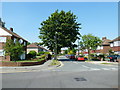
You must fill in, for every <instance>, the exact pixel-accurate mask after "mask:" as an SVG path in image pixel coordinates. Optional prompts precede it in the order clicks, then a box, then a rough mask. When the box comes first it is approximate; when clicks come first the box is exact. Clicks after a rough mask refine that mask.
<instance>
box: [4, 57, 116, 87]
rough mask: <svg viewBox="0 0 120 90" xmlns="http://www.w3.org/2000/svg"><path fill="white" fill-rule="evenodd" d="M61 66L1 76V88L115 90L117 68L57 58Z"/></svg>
mask: <svg viewBox="0 0 120 90" xmlns="http://www.w3.org/2000/svg"><path fill="white" fill-rule="evenodd" d="M59 60H60V61H62V63H63V66H62V67H58V68H55V69H49V70H44V71H41V70H40V71H39V70H38V71H34V72H32V71H31V72H21V73H4V74H2V87H3V88H117V87H118V66H117V65H96V64H91V63H87V62H77V61H74V60H70V59H67V58H65V57H64V56H62V57H59Z"/></svg>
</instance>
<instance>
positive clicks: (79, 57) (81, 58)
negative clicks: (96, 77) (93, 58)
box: [76, 55, 85, 61]
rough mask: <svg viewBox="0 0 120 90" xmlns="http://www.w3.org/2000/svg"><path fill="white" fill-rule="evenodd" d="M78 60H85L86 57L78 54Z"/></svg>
mask: <svg viewBox="0 0 120 90" xmlns="http://www.w3.org/2000/svg"><path fill="white" fill-rule="evenodd" d="M76 60H77V61H85V58H84V56H80V55H78V56H76Z"/></svg>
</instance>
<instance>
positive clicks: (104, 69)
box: [102, 68, 110, 70]
mask: <svg viewBox="0 0 120 90" xmlns="http://www.w3.org/2000/svg"><path fill="white" fill-rule="evenodd" d="M102 69H103V70H110V69H109V68H102Z"/></svg>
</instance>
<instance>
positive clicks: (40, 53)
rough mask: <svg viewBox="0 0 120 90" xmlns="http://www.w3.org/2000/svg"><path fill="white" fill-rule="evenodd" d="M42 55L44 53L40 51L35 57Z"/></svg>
mask: <svg viewBox="0 0 120 90" xmlns="http://www.w3.org/2000/svg"><path fill="white" fill-rule="evenodd" d="M44 53H45V52H44V51H41V52H39V53H38V54H37V56H40V55H43V54H44Z"/></svg>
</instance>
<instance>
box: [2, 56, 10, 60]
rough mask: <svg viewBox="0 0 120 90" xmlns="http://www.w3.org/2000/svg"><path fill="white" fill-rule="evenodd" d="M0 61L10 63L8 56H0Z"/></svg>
mask: <svg viewBox="0 0 120 90" xmlns="http://www.w3.org/2000/svg"><path fill="white" fill-rule="evenodd" d="M0 61H10V56H5V57H4V56H0Z"/></svg>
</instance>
